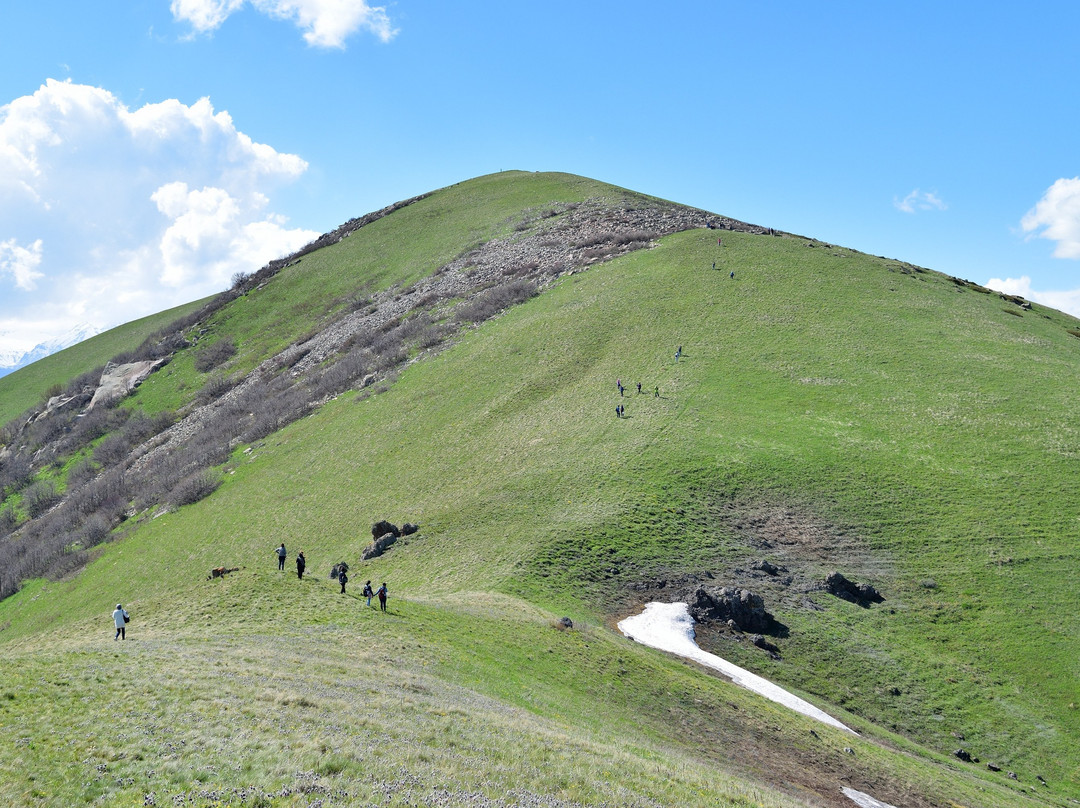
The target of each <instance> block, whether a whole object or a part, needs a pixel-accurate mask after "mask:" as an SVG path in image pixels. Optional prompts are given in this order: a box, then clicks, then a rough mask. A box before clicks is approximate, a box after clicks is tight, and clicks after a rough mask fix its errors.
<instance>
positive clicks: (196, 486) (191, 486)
mask: <svg viewBox="0 0 1080 808" xmlns="http://www.w3.org/2000/svg"><path fill="white" fill-rule="evenodd" d="M220 485H221V480H220V479H219V478H218V476H217V475H216V474H213V473H212V472H210V471H206V470H204V471H198V472H195V473H194V474H191V475H188V476H187V477H185V478H184V479H183V480H181V481H180V482H179V484H178V485H177V486H176V488H174V489H173V491H172V493H171V494H170V495H169V503H170V504H171V505H172V506H173V507H174V508H179V507H182V506H184V505H192V504H194V503H196V502H198V501H199V500H201V499H205V498H206V497H208V496H210V495H211V494H212V493H214V492H215V491H216V490H217V489H218V486H220Z"/></svg>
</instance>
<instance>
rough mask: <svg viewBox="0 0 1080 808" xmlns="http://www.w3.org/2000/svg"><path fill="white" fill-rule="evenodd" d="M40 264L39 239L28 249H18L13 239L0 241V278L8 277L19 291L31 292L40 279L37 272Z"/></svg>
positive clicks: (39, 274)
mask: <svg viewBox="0 0 1080 808" xmlns="http://www.w3.org/2000/svg"><path fill="white" fill-rule="evenodd" d="M40 264H41V239H38V240H37V241H35V242H34V243H33V244H31V245H30V246H29V247H20V246H19V245H18V244H17V243H16V242H15V239H13V238H9V239H8V240H7V241H0V277H2V276H3V275H10V276H11V277H12V278H13V279H14V280H15V286H16V287H18V288H19V289H23V290H24V291H27V292H29V291H32V290H33V288H34V287H35V286H36V284H35V281H36V280H37V279H38V278H40V277H42V274H41V273H40V272H38V271H37V268H38V266H39V265H40Z"/></svg>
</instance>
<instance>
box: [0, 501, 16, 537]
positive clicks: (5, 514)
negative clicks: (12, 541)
mask: <svg viewBox="0 0 1080 808" xmlns="http://www.w3.org/2000/svg"><path fill="white" fill-rule="evenodd" d="M18 526H19V517H17V516H16V515H15V511H13V510H12V509H11V508H10V507H7V508H4V509H2V510H0V536H6V535H8V534H9V533H11V532H12V531H13V530H14V529H15V528H17V527H18Z"/></svg>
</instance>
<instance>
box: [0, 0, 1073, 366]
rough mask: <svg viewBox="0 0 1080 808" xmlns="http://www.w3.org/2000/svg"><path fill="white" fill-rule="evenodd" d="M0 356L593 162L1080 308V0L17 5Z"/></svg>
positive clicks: (0, 218) (594, 167)
mask: <svg viewBox="0 0 1080 808" xmlns="http://www.w3.org/2000/svg"><path fill="white" fill-rule="evenodd" d="M0 31H3V32H4V39H5V42H4V47H3V48H2V49H0V353H2V352H3V351H5V350H15V349H21V350H26V349H28V348H30V347H32V346H33V345H35V344H37V343H38V342H41V341H42V340H44V339H47V338H50V337H53V336H55V335H57V334H59V333H61V332H63V331H65V330H66V329H67V328H68V327H70V326H71V325H72V324H74V323H79V322H88V323H91V324H93V325H95V326H97V327H100V328H105V327H110V326H112V325H116V324H118V323H120V322H123V321H126V320H130V319H134V318H136V317H140V316H143V315H145V314H148V313H151V312H154V311H158V310H161V309H164V308H167V307H169V306H173V305H177V304H179V303H182V302H186V301H187V300H191V299H195V298H197V297H201V296H204V295H206V294H210V293H212V292H215V291H218V290H220V289H222V288H225V287H226V286H227V285H228V283H229V279H230V278H231V276H232V275H233V274H234V273H235V272H238V271H252V270H254V269H257V268H258V267H259V266H261V265H262V264H264V263H265V262H266V261H267V260H269V259H271V258H273V257H276V256H277V255H280V254H283V253H286V252H288V251H290V250H292V249H295V248H296V247H298V246H300V245H302V244H303V243H305V242H306V241H308V240H310V238H311V237H312V236H313V235H315V234H318V233H321V232H324V231H326V230H330V229H332V228H333V227H335V226H337V225H338V224H340V223H342V222H343V221H345V220H347V219H349V218H351V217H353V216H358V215H361V214H363V213H366V212H368V211H371V210H374V209H377V208H379V207H382V206H384V205H386V204H389V203H390V202H394V201H396V200H399V199H403V198H406V197H409V196H412V195H415V194H417V193H421V192H424V191H428V190H432V189H435V188H438V187H441V186H444V185H448V184H451V183H455V182H459V181H461V180H464V179H468V178H470V177H474V176H478V175H481V174H486V173H490V172H493V171H499V170H503V169H525V170H554V171H567V172H571V173H576V174H582V175H585V176H589V177H594V178H596V179H600V180H604V181H608V182H612V183H615V184H617V185H621V186H624V187H628V188H632V189H634V190H637V191H642V192H645V193H649V194H653V195H656V196H660V197H664V198H667V199H671V200H674V201H678V202H683V203H687V204H690V205H695V206H698V207H701V208H705V209H708V210H711V211H715V212H717V213H722V214H725V215H729V216H733V217H736V218H740V219H744V220H747V221H751V222H755V223H758V224H762V225H766V226H771V227H776V228H778V229H783V230H788V231H792V232H796V233H801V234H804V235H808V236H813V237H816V238H820V239H823V240H826V241H830V242H833V243H839V244H843V245H845V246H848V247H853V248H855V249H859V250H863V251H865V252H869V253H873V254H875V255H887V256H890V257H894V258H900V259H903V260H907V261H911V262H913V263H916V264H920V265H922V266H927V267H930V268H932V269H937V270H940V271H943V272H947V273H949V274H952V275H957V276H960V277H963V278H967V279H969V280H974V281H976V282H979V283H984V284H989V285H992V286H994V287H995V288H1001V289H1003V290H1007V291H1011V292H1015V293H1019V294H1023V295H1025V296H1026V297H1029V298H1030V299H1033V300H1037V301H1040V302H1044V303H1047V304H1048V305H1052V306H1055V307H1057V308H1060V309H1063V310H1066V311H1070V312H1072V313H1074V314H1077V315H1080V276H1078V270H1080V137H1078V132H1080V81H1078V79H1080V47H1077V44H1076V32H1077V31H1080V5H1077V4H1075V3H1065V2H1034V3H1027V4H1024V5H1019V4H1012V3H994V2H982V3H965V2H957V3H949V4H943V3H939V2H934V3H923V2H907V3H903V4H899V3H896V4H892V3H889V4H887V3H866V2H858V3H856V2H852V3H840V2H832V3H830V2H824V3H815V4H808V3H795V2H790V3H786V2H762V3H756V4H751V3H729V2H724V1H723V0H713V1H712V2H678V1H677V0H676V1H675V2H670V3H666V4H657V3H645V2H636V1H635V0H623V2H607V1H606V0H596V1H595V2H581V0H576V2H561V1H560V0H552V1H549V2H546V3H535V2H534V3H530V2H520V3H518V2H468V1H467V0H465V1H459V2H455V3H446V2H442V3H436V2H430V0H397V1H396V2H392V3H387V4H385V5H381V6H375V5H368V4H366V3H364V2H362V1H361V0H173V2H171V3H170V0H130V1H129V2H124V0H117V2H112V3H107V4H96V3H86V2H69V1H68V0H59V1H58V2H50V3H18V4H5V6H4V9H3V10H2V11H0Z"/></svg>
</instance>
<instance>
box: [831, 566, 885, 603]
mask: <svg viewBox="0 0 1080 808" xmlns="http://www.w3.org/2000/svg"><path fill="white" fill-rule="evenodd" d="M825 589H826V591H828V592H830V593H831V594H833V595H836V597H838V598H841V599H842V600H847V601H850V602H851V603H857V604H859V605H860V606H863V607H867V606H869V605H870V604H871V603H881V602H882V601H883V600H885V598H884V597H882V596H881V593H879V592H878V591H877V590H876V589H874V587H872V586H870V584H857V583H855V582H854V581H849V580H848V579H847V578H845V577H844V576H843V575H841V574H840V573H839V572H836V571H833V572H830V573H829V575H828V577H827V578H826V579H825Z"/></svg>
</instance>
